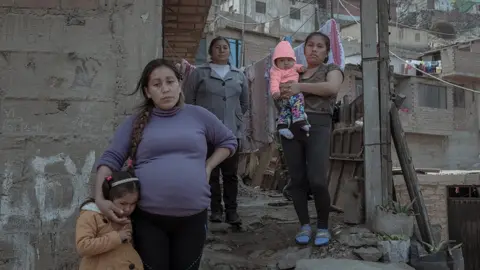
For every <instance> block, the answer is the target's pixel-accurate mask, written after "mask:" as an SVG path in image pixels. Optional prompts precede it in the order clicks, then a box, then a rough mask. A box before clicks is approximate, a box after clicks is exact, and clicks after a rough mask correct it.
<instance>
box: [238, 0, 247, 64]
mask: <svg viewBox="0 0 480 270" xmlns="http://www.w3.org/2000/svg"><path fill="white" fill-rule="evenodd" d="M246 20H247V0H243V23H242V57H241V59H240V64H241V66H242V67H244V66H245V58H246V57H245V21H246Z"/></svg>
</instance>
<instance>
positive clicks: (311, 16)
mask: <svg viewBox="0 0 480 270" xmlns="http://www.w3.org/2000/svg"><path fill="white" fill-rule="evenodd" d="M315 15H316V13H313V14H312V15H310V17H308V19H306V20H305V21H304V22H303V23H302V25H300V27H299V28H298V29H297V30H296V31H295V32H293V34H292V37H293V36H295V34H296V33H297V32H298V31H299V30H300V29H301V28H302V27H303V26H304V25H305V24H306V23H307V22H308V21H310V19H311V18H313V16H315Z"/></svg>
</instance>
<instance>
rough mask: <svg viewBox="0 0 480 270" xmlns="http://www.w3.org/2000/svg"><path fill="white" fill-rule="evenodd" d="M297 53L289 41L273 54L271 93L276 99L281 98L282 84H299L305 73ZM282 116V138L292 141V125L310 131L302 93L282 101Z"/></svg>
mask: <svg viewBox="0 0 480 270" xmlns="http://www.w3.org/2000/svg"><path fill="white" fill-rule="evenodd" d="M296 61H297V59H296V57H295V52H294V51H293V48H292V46H291V45H290V43H289V42H288V41H281V42H280V43H279V44H278V45H277V47H275V50H274V52H273V56H272V68H271V69H270V93H271V94H272V97H273V98H274V99H276V100H277V99H279V98H280V83H286V82H289V81H295V82H298V79H299V77H300V75H299V74H298V73H299V72H303V70H304V68H303V66H302V65H299V64H296ZM280 101H281V109H280V115H279V116H278V120H277V128H278V132H279V133H280V135H281V136H283V137H285V138H287V139H292V138H293V133H292V132H291V131H290V130H289V129H288V127H289V126H290V124H291V123H298V124H299V125H300V126H301V128H302V129H303V130H305V131H306V132H307V135H308V131H309V130H310V125H309V124H308V122H307V114H306V113H305V104H304V97H303V94H302V93H298V94H296V95H293V96H291V97H290V98H288V99H282V100H280Z"/></svg>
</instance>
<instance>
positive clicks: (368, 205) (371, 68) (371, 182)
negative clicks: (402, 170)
mask: <svg viewBox="0 0 480 270" xmlns="http://www.w3.org/2000/svg"><path fill="white" fill-rule="evenodd" d="M372 14H377V0H362V2H361V17H362V23H361V36H362V73H363V100H364V117H363V122H364V124H363V132H364V149H365V219H366V224H367V226H371V225H372V222H373V220H374V217H375V211H376V207H377V206H378V205H381V204H382V201H383V194H382V193H383V192H382V176H381V174H380V173H379V172H378V169H379V168H380V166H381V163H382V162H381V160H382V156H381V150H380V129H379V127H380V117H379V115H378V114H379V111H380V106H379V93H378V57H377V31H375V29H377V25H376V16H374V15H372Z"/></svg>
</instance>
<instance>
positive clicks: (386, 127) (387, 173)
mask: <svg viewBox="0 0 480 270" xmlns="http://www.w3.org/2000/svg"><path fill="white" fill-rule="evenodd" d="M389 3H390V1H385V0H378V44H379V52H378V56H379V63H378V82H379V83H378V86H379V96H380V97H379V98H380V99H379V100H380V101H379V105H380V113H379V115H380V144H381V147H380V151H381V154H382V160H381V162H382V163H381V167H380V168H381V177H382V189H383V191H382V192H383V200H382V201H383V204H386V203H389V201H390V200H391V199H392V192H393V178H392V136H391V134H392V133H391V129H390V105H391V97H392V95H391V89H390V75H391V74H390V50H389V36H390V31H389V29H388V25H389V20H390V19H389V14H390V7H389Z"/></svg>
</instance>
